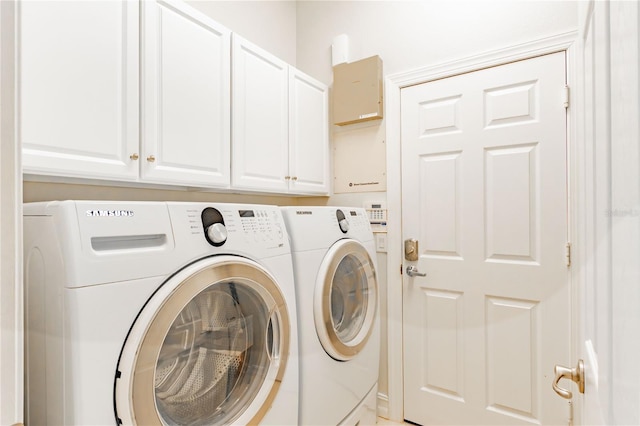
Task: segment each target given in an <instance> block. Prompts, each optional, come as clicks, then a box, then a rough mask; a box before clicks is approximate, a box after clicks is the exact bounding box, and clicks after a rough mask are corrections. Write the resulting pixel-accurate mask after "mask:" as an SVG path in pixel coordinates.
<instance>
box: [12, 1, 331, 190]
mask: <svg viewBox="0 0 640 426" xmlns="http://www.w3.org/2000/svg"><path fill="white" fill-rule="evenodd" d="M17 4H18V28H19V30H18V31H19V34H18V36H19V51H18V58H19V59H18V61H19V63H18V66H19V69H18V87H17V89H18V117H17V119H18V124H19V138H20V142H21V144H22V152H23V160H22V163H23V170H24V172H25V173H27V174H33V175H44V176H61V177H71V178H86V179H99V180H105V181H129V182H139V183H155V184H163V185H179V186H189V187H202V188H212V189H234V190H235V189H238V190H242V191H256V192H270V193H280V194H299V195H302V194H309V195H313V194H318V195H319V194H323V195H324V194H328V193H329V181H330V180H329V138H328V125H329V121H328V103H327V98H328V96H327V94H328V90H327V87H326V86H325V85H324V84H322V83H320V82H318V81H316V80H314V79H312V78H310V77H309V76H306V75H305V74H303V73H302V72H300V71H298V70H296V69H295V68H293V67H292V66H290V65H288V64H287V63H285V62H284V61H282V60H280V59H278V58H277V57H275V56H274V55H272V54H270V53H269V52H267V51H265V50H263V49H261V48H259V47H258V46H256V45H254V44H252V43H251V42H249V41H247V40H244V39H242V38H241V37H238V36H236V35H235V34H234V35H233V37H232V36H231V31H230V30H228V29H227V28H225V27H224V26H222V25H220V24H218V23H217V22H215V21H214V20H212V19H211V18H209V17H208V16H207V15H205V14H203V13H202V12H199V11H198V10H196V9H194V8H192V7H191V6H189V5H188V4H186V3H185V2H183V1H181V0H144V1H127V0H122V1H120V0H110V1H31V0H28V1H19V2H18V3H17Z"/></svg>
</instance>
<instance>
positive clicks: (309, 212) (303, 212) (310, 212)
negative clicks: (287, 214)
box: [296, 210, 313, 214]
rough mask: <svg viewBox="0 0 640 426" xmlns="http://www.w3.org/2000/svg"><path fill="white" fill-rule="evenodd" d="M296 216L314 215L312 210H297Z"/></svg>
mask: <svg viewBox="0 0 640 426" xmlns="http://www.w3.org/2000/svg"><path fill="white" fill-rule="evenodd" d="M296 214H313V212H312V211H310V210H296Z"/></svg>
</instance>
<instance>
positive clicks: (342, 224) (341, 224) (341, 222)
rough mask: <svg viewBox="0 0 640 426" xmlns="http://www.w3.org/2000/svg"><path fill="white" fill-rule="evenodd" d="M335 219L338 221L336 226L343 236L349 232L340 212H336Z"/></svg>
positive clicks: (345, 219) (347, 224)
mask: <svg viewBox="0 0 640 426" xmlns="http://www.w3.org/2000/svg"><path fill="white" fill-rule="evenodd" d="M336 219H338V226H339V227H340V230H341V231H342V233H343V234H346V233H347V232H348V231H349V221H348V220H347V218H346V216H345V215H344V213H343V212H342V210H337V211H336Z"/></svg>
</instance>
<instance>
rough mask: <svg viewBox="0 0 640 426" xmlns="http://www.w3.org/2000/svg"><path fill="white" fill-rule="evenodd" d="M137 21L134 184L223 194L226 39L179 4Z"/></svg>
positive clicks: (146, 7)
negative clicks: (139, 86)
mask: <svg viewBox="0 0 640 426" xmlns="http://www.w3.org/2000/svg"><path fill="white" fill-rule="evenodd" d="M142 13H143V39H142V49H143V52H142V58H143V61H142V76H143V99H142V101H143V103H142V111H143V132H142V138H143V144H142V146H143V150H142V151H143V158H141V161H142V178H143V180H145V181H151V182H166V183H175V184H185V185H193V186H217V187H224V186H228V184H229V168H230V158H229V152H230V147H229V145H230V127H231V124H230V108H231V107H230V94H229V91H230V67H231V58H230V51H231V35H230V34H231V33H230V31H229V30H227V29H226V28H224V27H223V26H221V25H219V24H217V23H216V22H214V21H213V20H211V19H210V18H208V17H207V16H205V15H204V14H202V13H200V12H198V11H196V10H195V9H193V8H191V7H190V6H188V5H186V4H184V3H182V2H175V1H144V2H142Z"/></svg>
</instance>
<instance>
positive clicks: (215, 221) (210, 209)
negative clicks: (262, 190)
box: [188, 204, 286, 248]
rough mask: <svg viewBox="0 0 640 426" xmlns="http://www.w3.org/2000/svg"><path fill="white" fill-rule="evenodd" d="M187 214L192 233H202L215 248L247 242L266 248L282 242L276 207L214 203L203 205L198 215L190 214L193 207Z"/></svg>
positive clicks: (278, 214) (281, 222) (282, 230)
mask: <svg viewBox="0 0 640 426" xmlns="http://www.w3.org/2000/svg"><path fill="white" fill-rule="evenodd" d="M189 213H190V214H189V215H188V217H189V221H190V223H191V226H190V227H191V229H192V230H193V231H194V232H193V233H194V234H195V233H197V234H203V236H204V238H205V239H206V241H207V242H208V243H209V244H210V245H212V246H214V247H220V246H223V245H225V244H227V245H228V244H232V245H235V244H247V243H249V244H252V245H255V246H264V247H267V248H268V247H282V246H283V245H284V244H285V240H286V235H285V231H284V222H283V220H282V214H281V213H280V210H279V209H278V208H277V207H275V206H263V205H235V204H217V205H210V206H202V207H201V209H200V212H199V214H198V215H194V214H193V213H194V211H193V209H190V212H189ZM197 216H199V217H197ZM198 219H199V220H198ZM196 220H198V222H200V223H198V224H197V225H198V226H194V222H195V221H196ZM225 247H226V245H225Z"/></svg>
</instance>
